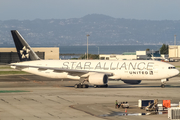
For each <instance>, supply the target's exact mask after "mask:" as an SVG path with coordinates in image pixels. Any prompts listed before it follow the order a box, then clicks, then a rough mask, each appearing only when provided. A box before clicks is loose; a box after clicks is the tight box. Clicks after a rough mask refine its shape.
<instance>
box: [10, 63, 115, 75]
mask: <svg viewBox="0 0 180 120" xmlns="http://www.w3.org/2000/svg"><path fill="white" fill-rule="evenodd" d="M10 66H16V69H24V68H28V67H32V68H37V69H38V70H40V71H45V70H53V71H54V72H60V73H61V72H67V73H68V74H69V75H73V76H80V77H81V76H82V75H85V74H86V75H87V76H88V75H89V74H92V73H103V74H106V75H108V76H113V73H111V72H97V71H88V70H77V69H65V68H58V67H46V66H31V65H19V64H10Z"/></svg>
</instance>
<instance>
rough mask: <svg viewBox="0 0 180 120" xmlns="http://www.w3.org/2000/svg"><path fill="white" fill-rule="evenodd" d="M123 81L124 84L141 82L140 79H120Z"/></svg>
mask: <svg viewBox="0 0 180 120" xmlns="http://www.w3.org/2000/svg"><path fill="white" fill-rule="evenodd" d="M122 81H123V82H124V83H126V84H131V85H135V84H139V83H141V80H122Z"/></svg>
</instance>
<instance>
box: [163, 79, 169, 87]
mask: <svg viewBox="0 0 180 120" xmlns="http://www.w3.org/2000/svg"><path fill="white" fill-rule="evenodd" d="M167 81H169V79H161V87H162V88H164V87H165V84H166V82H167Z"/></svg>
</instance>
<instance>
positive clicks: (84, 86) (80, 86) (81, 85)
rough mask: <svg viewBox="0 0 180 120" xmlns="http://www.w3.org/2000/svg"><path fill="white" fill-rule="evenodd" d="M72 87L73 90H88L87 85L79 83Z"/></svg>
mask: <svg viewBox="0 0 180 120" xmlns="http://www.w3.org/2000/svg"><path fill="white" fill-rule="evenodd" d="M74 87H75V88H88V87H89V85H88V84H83V83H79V84H75V85H74Z"/></svg>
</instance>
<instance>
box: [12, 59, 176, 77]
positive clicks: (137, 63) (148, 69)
mask: <svg viewBox="0 0 180 120" xmlns="http://www.w3.org/2000/svg"><path fill="white" fill-rule="evenodd" d="M14 64H17V65H29V66H40V67H54V68H63V69H71V70H86V71H89V72H104V73H112V74H113V76H110V77H109V79H121V80H151V79H166V78H171V77H173V76H176V75H178V74H179V71H178V70H177V69H175V67H174V66H173V65H171V64H168V63H164V62H160V61H151V60H37V61H27V62H20V63H14ZM21 70H22V71H26V72H29V73H32V74H36V75H40V76H44V77H49V78H59V79H80V76H75V75H69V74H68V72H63V71H61V72H54V70H51V69H46V70H43V69H42V70H41V69H38V68H33V67H25V68H23V69H21Z"/></svg>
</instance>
